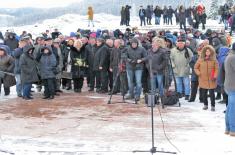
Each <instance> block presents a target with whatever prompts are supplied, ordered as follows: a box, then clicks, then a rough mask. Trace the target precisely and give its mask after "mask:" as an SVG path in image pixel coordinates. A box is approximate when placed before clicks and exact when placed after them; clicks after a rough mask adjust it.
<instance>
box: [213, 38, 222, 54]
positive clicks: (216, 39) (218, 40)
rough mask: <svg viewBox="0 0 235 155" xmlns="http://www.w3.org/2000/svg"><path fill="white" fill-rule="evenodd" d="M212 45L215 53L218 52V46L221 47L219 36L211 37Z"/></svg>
mask: <svg viewBox="0 0 235 155" xmlns="http://www.w3.org/2000/svg"><path fill="white" fill-rule="evenodd" d="M212 45H213V47H214V49H215V53H216V54H219V49H220V47H222V44H221V41H220V39H219V38H213V39H212Z"/></svg>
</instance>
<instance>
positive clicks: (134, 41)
mask: <svg viewBox="0 0 235 155" xmlns="http://www.w3.org/2000/svg"><path fill="white" fill-rule="evenodd" d="M132 43H136V44H137V47H136V48H138V47H139V40H138V39H137V38H132V39H131V40H130V46H131V48H133V47H132ZM136 48H135V49H136ZM133 49H134V48H133Z"/></svg>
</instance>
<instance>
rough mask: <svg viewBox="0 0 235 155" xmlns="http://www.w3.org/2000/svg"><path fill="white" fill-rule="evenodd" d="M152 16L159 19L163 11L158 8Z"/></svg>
mask: <svg viewBox="0 0 235 155" xmlns="http://www.w3.org/2000/svg"><path fill="white" fill-rule="evenodd" d="M154 14H155V16H156V17H161V16H162V14H163V11H162V10H161V9H160V8H156V9H155V10H154Z"/></svg>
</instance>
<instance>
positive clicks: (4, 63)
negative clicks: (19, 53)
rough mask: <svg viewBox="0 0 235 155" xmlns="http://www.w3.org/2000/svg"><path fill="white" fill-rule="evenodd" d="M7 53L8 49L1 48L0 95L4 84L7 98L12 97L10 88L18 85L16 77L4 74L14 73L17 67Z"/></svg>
mask: <svg viewBox="0 0 235 155" xmlns="http://www.w3.org/2000/svg"><path fill="white" fill-rule="evenodd" d="M7 53H8V50H7V48H6V47H4V46H0V93H1V87H2V84H3V87H4V91H5V96H8V95H10V87H11V86H14V85H15V84H16V81H15V78H14V76H12V75H8V74H5V73H4V72H8V73H12V72H13V70H14V66H15V64H14V59H13V58H12V57H11V56H10V55H8V54H7Z"/></svg>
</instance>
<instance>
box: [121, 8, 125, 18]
mask: <svg viewBox="0 0 235 155" xmlns="http://www.w3.org/2000/svg"><path fill="white" fill-rule="evenodd" d="M121 20H122V21H126V12H125V8H122V10H121Z"/></svg>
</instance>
